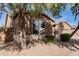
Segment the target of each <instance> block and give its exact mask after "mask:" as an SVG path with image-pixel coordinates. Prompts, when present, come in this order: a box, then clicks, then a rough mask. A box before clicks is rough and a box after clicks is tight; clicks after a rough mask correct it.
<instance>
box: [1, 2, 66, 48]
mask: <svg viewBox="0 0 79 59" xmlns="http://www.w3.org/2000/svg"><path fill="white" fill-rule="evenodd" d="M65 5H66V4H57V3H55V4H44V3H41V4H38V3H35V4H30V3H15V4H13V3H9V4H0V10H1V11H5V12H6V13H7V14H8V11H7V10H9V11H12V12H13V14H12V17H11V19H12V24H13V35H14V34H16V33H17V30H16V28H17V27H16V26H17V25H16V24H15V22H16V18H18V19H17V20H18V25H19V28H20V31H21V32H22V38H24V33H25V34H27V32H28V29H27V27H28V24H27V21H26V19H27V20H29V22H30V23H32V21H31V20H32V19H33V18H37V19H38V20H39V18H40V17H39V16H40V14H41V13H45V12H47V11H50V12H51V13H52V16H53V17H54V16H61V15H60V12H61V11H62V10H63V9H65ZM7 8H8V9H7ZM28 13H29V16H28ZM29 17H30V18H29ZM30 27H32V26H31V25H30ZM31 31H32V30H31V29H30V32H31ZM13 39H14V41H15V42H16V43H18V44H17V45H18V46H20V48H23V46H22V45H23V41H22V39H18V38H17V39H16V38H13ZM24 41H25V40H24ZM28 42H29V41H28V39H27V40H26V44H27V43H28ZM27 45H28V44H27Z"/></svg>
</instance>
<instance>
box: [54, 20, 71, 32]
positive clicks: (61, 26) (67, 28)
mask: <svg viewBox="0 0 79 59" xmlns="http://www.w3.org/2000/svg"><path fill="white" fill-rule="evenodd" d="M55 29H56V30H58V32H60V33H71V31H72V27H71V25H70V24H68V23H67V22H66V21H65V22H59V23H57V24H56V27H55Z"/></svg>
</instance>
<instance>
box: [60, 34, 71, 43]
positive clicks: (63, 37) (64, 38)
mask: <svg viewBox="0 0 79 59" xmlns="http://www.w3.org/2000/svg"><path fill="white" fill-rule="evenodd" d="M60 39H61V41H63V42H69V41H70V34H69V33H63V34H61V35H60Z"/></svg>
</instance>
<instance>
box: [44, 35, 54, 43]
mask: <svg viewBox="0 0 79 59" xmlns="http://www.w3.org/2000/svg"><path fill="white" fill-rule="evenodd" d="M53 41H54V36H51V35H46V36H45V37H44V42H45V43H52V42H53Z"/></svg>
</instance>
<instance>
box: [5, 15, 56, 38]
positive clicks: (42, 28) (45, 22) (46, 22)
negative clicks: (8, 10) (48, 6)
mask: <svg viewBox="0 0 79 59" xmlns="http://www.w3.org/2000/svg"><path fill="white" fill-rule="evenodd" d="M16 16H17V17H15V16H11V14H8V15H7V17H6V22H5V28H6V31H7V33H8V35H9V34H10V32H11V31H15V32H16V34H20V33H21V27H20V26H19V21H18V19H19V16H18V14H17V15H16ZM38 16H39V18H38ZM38 16H36V17H35V18H32V19H31V16H30V13H26V16H25V17H27V18H25V21H24V22H25V24H24V22H23V20H22V19H21V20H20V21H21V23H23V24H21V26H22V28H25V30H26V31H25V32H24V33H26V35H28V36H32V39H33V38H35V37H37V38H38V36H41V35H46V34H49V35H52V33H53V28H54V27H53V26H52V25H53V24H54V22H55V21H54V20H52V19H51V18H50V17H49V16H47V15H46V14H44V13H42V14H39V15H38ZM13 25H14V29H13V30H12V28H13ZM16 34H14V35H16ZM21 34H22V33H21ZM10 35H11V34H10ZM10 35H9V37H11V36H10Z"/></svg>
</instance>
